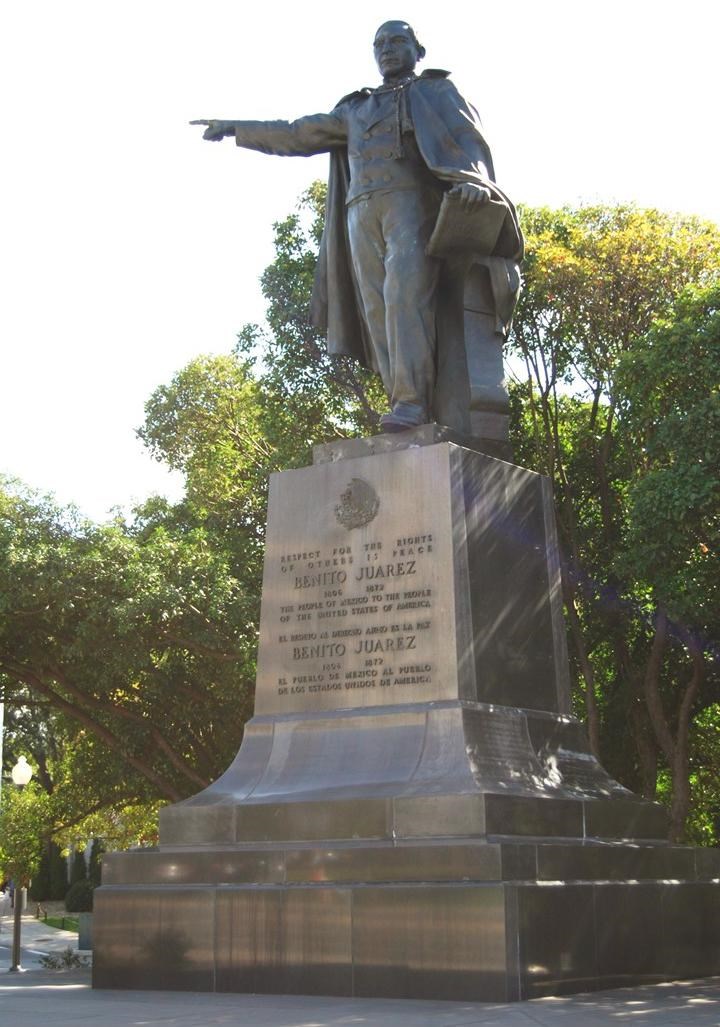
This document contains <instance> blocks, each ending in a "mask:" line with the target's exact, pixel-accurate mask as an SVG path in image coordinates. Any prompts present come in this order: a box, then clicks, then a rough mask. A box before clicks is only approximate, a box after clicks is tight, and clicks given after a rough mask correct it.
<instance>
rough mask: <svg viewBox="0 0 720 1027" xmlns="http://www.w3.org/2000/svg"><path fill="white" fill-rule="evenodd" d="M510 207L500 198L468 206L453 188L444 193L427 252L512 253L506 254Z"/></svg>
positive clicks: (444, 254) (449, 254)
mask: <svg viewBox="0 0 720 1027" xmlns="http://www.w3.org/2000/svg"><path fill="white" fill-rule="evenodd" d="M507 215H508V210H507V207H506V206H505V204H504V203H501V202H500V201H499V200H489V201H488V202H487V203H483V204H473V205H471V206H468V205H467V204H466V203H464V202H463V201H462V199H461V197H460V196H458V195H457V194H454V193H453V192H452V191H451V192H447V193H445V195H444V196H443V201H442V204H441V205H440V213H439V214H438V219H437V221H436V223H435V229H434V231H433V234H432V235H431V237H430V241H429V242H428V244H427V246H426V248H425V252H426V253H427V255H428V256H429V257H440V258H443V257H454V256H458V255H461V254H464V253H465V254H468V255H469V254H473V255H475V256H481V257H490V256H508V257H510V256H512V255H513V254H512V253H503V252H502V250H503V249H504V248H506V246H504V245H503V242H504V239H503V237H504V236H505V235H506V234H507V232H505V233H503V227H504V226H505V219H506V217H507Z"/></svg>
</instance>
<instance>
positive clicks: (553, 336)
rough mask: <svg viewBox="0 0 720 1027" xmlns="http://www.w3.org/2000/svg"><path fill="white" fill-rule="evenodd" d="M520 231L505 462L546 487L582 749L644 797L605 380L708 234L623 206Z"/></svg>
mask: <svg viewBox="0 0 720 1027" xmlns="http://www.w3.org/2000/svg"><path fill="white" fill-rule="evenodd" d="M522 222H523V227H524V230H525V233H526V236H527V241H528V260H527V262H526V265H525V269H524V273H525V291H524V294H523V297H522V299H521V302H520V305H519V307H518V311H517V314H516V320H515V331H514V350H515V352H516V354H517V355H518V356H519V357H520V358H521V360H522V362H523V364H524V367H525V381H524V382H522V383H518V385H517V386H516V397H515V401H514V404H513V409H514V411H515V413H516V417H515V428H514V435H515V441H516V451H517V452H518V453H519V454H520V458H521V460H523V462H525V463H526V464H527V465H528V466H531V467H533V468H535V469H537V470H540V471H543V472H544V473H547V474H549V475H550V476H551V478H552V479H553V482H554V487H555V495H556V507H557V513H558V526H559V532H560V538H561V545H562V550H563V555H564V561H563V588H564V597H565V606H566V611H567V616H568V625H569V633H570V639H571V653H572V655H573V661H574V667H575V668H576V670H577V673H578V675H579V678H580V680H581V681H582V682H583V686H584V688H583V691H584V702H585V707H586V714H587V721H588V729H589V734H590V740H591V745H592V748H593V751H594V752H595V753H596V754H597V755H600V756H601V757H602V759H603V761H604V762H606V764H607V765H608V766H609V769H611V770H612V771H613V772H614V773H615V775H616V776H618V777H619V778H620V779H621V780H622V781H623V782H624V783H625V784H627V785H629V786H630V787H634V788H635V789H636V790H640V791H642V792H643V793H644V794H646V795H648V796H651V797H652V796H654V795H655V791H656V786H657V777H658V768H659V760H660V759H661V758H662V756H663V752H662V751H660V750H659V748H658V742H657V736H656V732H655V731H654V729H653V722H652V713H651V710H650V706H649V705H648V702H647V698H648V697H647V689H646V688H645V686H644V681H645V678H646V675H647V672H648V669H649V667H650V666H651V663H652V660H653V659H654V657H653V653H652V644H651V632H649V631H648V624H647V618H646V609H645V608H644V606H643V597H644V593H643V585H642V584H641V580H640V579H639V578H636V577H635V575H629V576H628V570H629V564H628V562H627V561H626V560H625V559H624V556H625V554H626V551H627V547H628V536H627V529H628V516H629V507H628V485H629V482H630V480H631V479H632V478H633V476H634V474H635V463H634V462H635V453H636V439H635V438H634V437H633V436H632V433H628V432H627V431H625V428H624V423H623V420H622V419H623V417H625V416H626V415H627V411H628V405H627V403H625V405H624V406H623V407H622V410H621V398H620V395H619V393H618V375H619V373H620V367H621V365H622V361H623V357H624V355H625V354H631V353H633V352H634V351H635V350H636V348H637V347H639V346H641V344H642V340H643V339H645V338H646V336H647V335H648V332H649V331H650V329H651V328H652V326H653V324H654V323H655V322H656V321H657V320H658V319H659V318H663V317H668V316H672V312H673V309H674V305H675V303H676V302H677V300H678V297H679V296H680V294H681V293H682V291H683V289H684V288H685V287H686V286H687V285H689V284H696V285H699V286H701V285H703V284H706V283H708V282H710V281H712V280H713V278H716V277H717V273H718V268H719V267H720V231H718V229H717V227H716V226H714V225H710V224H706V223H703V222H700V221H698V220H697V219H694V218H684V217H680V216H671V215H667V214H661V213H659V212H657V211H641V210H638V209H636V208H633V207H617V208H601V207H587V208H581V209H580V210H578V211H573V210H570V209H563V210H561V211H550V210H547V209H539V210H525V211H524V212H523V217H522ZM518 393H520V394H522V398H523V399H524V400H525V406H524V408H522V409H521V408H520V406H519V404H518V402H517V394H518ZM638 401H639V402H641V400H639V399H638ZM628 402H629V400H628ZM628 743H631V744H630V745H629V744H628ZM633 749H634V757H633ZM679 787H680V788H681V789H682V787H684V786H683V785H679ZM673 821H674V823H673V830H674V833H675V835H676V836H677V835H678V833H679V832H680V831H681V828H680V826H679V823H678V820H677V817H676V816H673Z"/></svg>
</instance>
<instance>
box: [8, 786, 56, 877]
mask: <svg viewBox="0 0 720 1027" xmlns="http://www.w3.org/2000/svg"><path fill="white" fill-rule="evenodd" d="M47 822H48V811H47V797H46V795H45V794H44V792H43V791H42V789H40V788H38V787H37V786H36V785H33V784H32V783H31V784H29V785H26V786H25V787H24V788H12V787H10V786H8V787H6V788H3V792H2V802H1V804H0V871H1V872H2V876H3V878H11V879H12V880H13V881H14V882H15V886H16V887H17V888H26V887H27V885H28V884H29V883H30V880H31V878H32V876H33V874H35V873H36V872H37V870H38V868H39V866H40V855H41V847H42V846H41V837H42V835H43V833H44V828H45V827H46V825H47Z"/></svg>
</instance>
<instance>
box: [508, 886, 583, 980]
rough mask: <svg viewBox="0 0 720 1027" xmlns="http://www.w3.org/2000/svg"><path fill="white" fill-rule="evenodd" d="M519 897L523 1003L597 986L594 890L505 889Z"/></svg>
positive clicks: (554, 888)
mask: <svg viewBox="0 0 720 1027" xmlns="http://www.w3.org/2000/svg"><path fill="white" fill-rule="evenodd" d="M507 887H508V890H511V889H512V890H514V891H515V893H516V896H517V906H518V913H517V917H518V922H517V938H518V943H519V966H518V973H519V978H520V992H521V997H522V998H536V997H539V996H541V995H547V994H559V993H560V992H561V991H562V990H563V986H564V987H565V988H567V989H570V990H573V991H582V990H586V989H588V988H592V987H594V986H595V985H596V981H597V977H598V965H597V953H596V948H595V906H594V901H593V887H592V885H557V886H546V887H538V886H537V885H528V886H523V885H508V886H507Z"/></svg>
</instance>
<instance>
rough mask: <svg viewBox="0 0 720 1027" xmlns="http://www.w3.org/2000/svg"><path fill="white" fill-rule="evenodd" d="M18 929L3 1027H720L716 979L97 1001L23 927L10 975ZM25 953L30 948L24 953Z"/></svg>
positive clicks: (146, 995) (28, 926) (52, 938)
mask: <svg viewBox="0 0 720 1027" xmlns="http://www.w3.org/2000/svg"><path fill="white" fill-rule="evenodd" d="M11 938H12V922H11V920H10V919H9V917H4V918H2V920H1V921H0V1023H2V1024H3V1025H7V1027H76V1025H77V1027H82V1025H83V1024H93V1025H98V1024H101V1025H102V1027H139V1025H143V1027H212V1025H213V1024H233V1025H235V1027H475V1025H477V1027H601V1025H610V1024H618V1023H619V1024H622V1023H626V1024H629V1023H633V1024H636V1025H642V1027H645V1025H647V1027H719V1025H720V978H713V979H712V980H706V981H692V982H685V983H677V984H661V985H653V986H650V987H644V988H625V989H621V990H618V991H605V992H597V993H594V994H588V995H573V996H571V997H568V998H546V999H535V1000H534V1001H532V1002H514V1003H512V1004H506V1005H499V1004H494V1003H482V1002H420V1001H396V1000H390V999H345V998H314V997H307V996H294V995H208V994H197V993H179V992H162V991H93V990H92V988H91V987H90V971H89V970H86V969H85V970H70V971H65V972H53V971H48V970H43V969H42V967H41V966H40V964H39V962H38V960H39V958H40V955H41V954H42V953H43V952H51V951H58V950H62V949H64V948H67V947H68V945H69V946H70V947H71V948H75V947H76V946H77V936H76V935H74V934H71V933H70V932H68V931H56V930H54V929H53V928H51V927H47V926H46V925H45V924H43V923H39V922H38V921H36V920H33V919H31V918H30V917H24V918H23V958H22V962H23V966H24V967H25V968H26V970H27V972H26V973H22V974H8V973H5V972H4V970H3V966H9V964H10V943H11ZM26 946H27V947H26Z"/></svg>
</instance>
